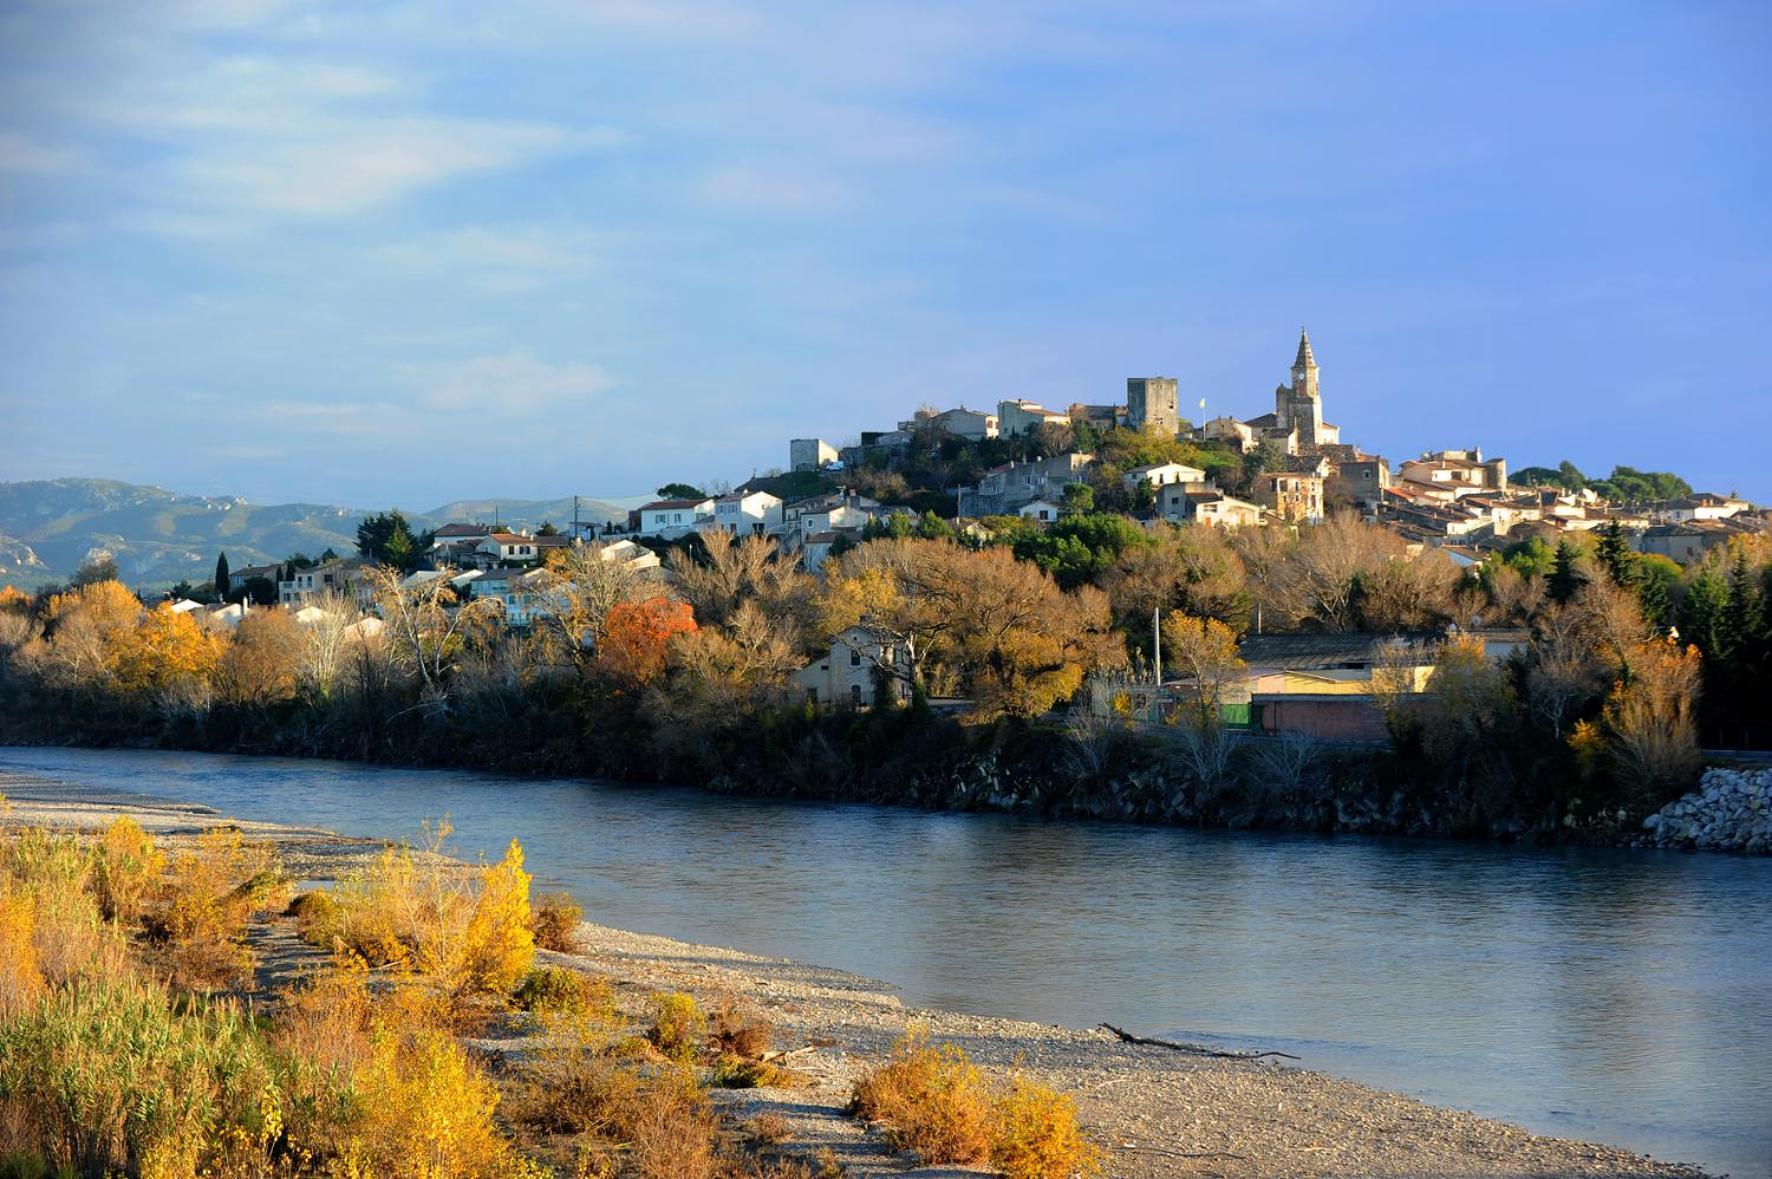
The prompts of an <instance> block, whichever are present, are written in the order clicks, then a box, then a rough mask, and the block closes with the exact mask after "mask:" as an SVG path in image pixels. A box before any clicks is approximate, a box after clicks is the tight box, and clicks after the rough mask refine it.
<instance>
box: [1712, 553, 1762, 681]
mask: <svg viewBox="0 0 1772 1179" xmlns="http://www.w3.org/2000/svg"><path fill="white" fill-rule="evenodd" d="M1757 581H1758V579H1757V578H1756V577H1755V576H1754V571H1753V567H1752V566H1750V565H1749V564H1748V563H1747V553H1746V552H1742V551H1737V552H1736V554H1735V561H1734V563H1733V564H1731V565H1730V567H1729V593H1728V596H1727V598H1725V599H1724V602H1723V617H1722V631H1723V641H1724V642H1725V643H1726V644H1727V645H1728V654H1729V656H1730V658H1731V661H1732V662H1741V661H1742V660H1741V659H1740V658H1739V657H1742V656H1746V655H1748V654H1749V653H1750V652H1752V651H1753V650H1754V649H1755V648H1756V647H1757V646H1758V639H1759V637H1760V628H1761V626H1762V623H1763V618H1762V605H1763V604H1762V602H1761V600H1760V587H1759V585H1758V584H1756V583H1757Z"/></svg>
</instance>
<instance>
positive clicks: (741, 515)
mask: <svg viewBox="0 0 1772 1179" xmlns="http://www.w3.org/2000/svg"><path fill="white" fill-rule="evenodd" d="M714 525H715V526H716V527H718V528H724V529H725V530H726V531H727V532H730V533H732V534H733V535H735V536H749V535H752V534H761V533H765V532H778V531H780V530H781V500H780V498H778V497H777V496H773V495H770V494H769V493H768V492H767V491H735V492H733V493H732V494H730V495H723V496H721V497H720V498H719V499H716V500H715V501H714Z"/></svg>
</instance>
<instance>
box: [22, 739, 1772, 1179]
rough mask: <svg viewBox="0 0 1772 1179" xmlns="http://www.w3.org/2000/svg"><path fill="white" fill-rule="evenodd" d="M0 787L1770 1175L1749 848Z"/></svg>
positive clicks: (1765, 1024) (276, 782) (148, 772)
mask: <svg viewBox="0 0 1772 1179" xmlns="http://www.w3.org/2000/svg"><path fill="white" fill-rule="evenodd" d="M0 770H13V771H17V772H25V773H33V772H34V773H40V774H45V775H49V776H54V777H58V778H63V779H67V780H70V781H76V782H80V783H85V784H92V785H103V786H110V787H122V788H127V789H134V790H140V791H142V792H145V793H149V794H156V795H161V796H165V797H175V798H183V799H189V800H191V801H195V802H201V803H205V804H207V805H210V806H213V807H216V808H217V809H219V810H222V811H225V812H228V813H231V814H236V815H239V816H242V817H247V818H255V819H265V820H270V821H281V822H297V823H303V824H312V825H318V826H323V827H330V828H333V829H335V830H339V831H342V832H345V833H348V834H354V835H369V836H382V837H394V838H399V837H408V836H412V835H414V834H415V833H416V832H417V830H418V827H419V824H420V823H421V822H422V821H424V820H427V819H436V818H438V817H440V816H442V815H443V814H444V813H448V814H449V815H450V817H451V819H452V821H453V822H454V824H455V827H456V840H457V843H458V844H459V847H460V850H461V851H462V852H463V853H464V854H467V855H470V856H471V855H474V854H476V853H486V854H489V855H494V856H495V855H497V854H498V852H499V851H500V850H501V849H502V847H503V844H504V843H505V841H506V840H508V839H510V838H511V837H513V836H515V837H517V838H519V839H521V840H522V841H523V843H524V845H525V847H526V848H527V849H528V853H529V862H530V865H531V867H532V868H534V869H535V870H536V871H537V873H538V875H537V881H536V883H537V886H538V887H541V888H561V887H564V888H569V889H571V890H572V891H573V892H574V893H575V894H576V895H577V896H578V898H579V899H580V901H581V902H582V903H583V904H584V906H585V909H586V912H587V913H588V914H590V915H591V916H592V918H593V919H594V920H597V921H601V922H603V923H605V924H609V925H614V926H619V927H622V928H628V929H635V930H643V931H646V932H652V933H660V934H665V935H668V936H671V937H677V938H683V939H687V940H690V941H699V942H709V943H715V944H720V945H729V946H737V947H740V948H743V949H746V950H751V951H755V952H758V953H764V954H770V955H779V956H784V957H791V958H798V959H803V960H806V961H810V962H816V963H819V964H822V965H827V966H834V967H839V968H842V969H846V970H850V971H854V972H856V973H859V974H863V975H868V976H871V977H874V978H879V979H885V980H889V981H890V982H892V983H893V984H895V985H896V986H898V987H899V988H900V989H901V991H902V993H903V994H904V997H905V999H906V1001H907V1002H909V1003H912V1004H917V1005H929V1006H941V1007H950V1008H955V1009H959V1010H965V1011H972V1012H979V1013H985V1014H998V1015H1016V1016H1020V1017H1022V1018H1027V1019H1034V1020H1040V1021H1045V1022H1053V1023H1064V1024H1070V1025H1077V1026H1084V1025H1091V1024H1095V1023H1098V1022H1101V1021H1104V1020H1105V1021H1109V1022H1112V1023H1115V1024H1119V1025H1121V1026H1125V1027H1129V1028H1132V1029H1135V1030H1138V1031H1143V1032H1146V1033H1149V1034H1157V1035H1173V1036H1179V1037H1181V1038H1187V1039H1198V1040H1208V1041H1212V1042H1217V1043H1224V1044H1229V1045H1234V1046H1243V1045H1250V1044H1258V1045H1259V1046H1261V1047H1263V1048H1278V1049H1283V1050H1286V1051H1289V1052H1294V1053H1297V1054H1298V1055H1300V1056H1303V1057H1304V1065H1305V1066H1306V1067H1312V1068H1319V1069H1322V1070H1324V1071H1328V1072H1333V1073H1338V1074H1341V1075H1345V1076H1350V1077H1354V1078H1357V1079H1359V1080H1363V1081H1368V1082H1370V1083H1373V1084H1377V1085H1381V1086H1384V1087H1387V1088H1395V1089H1400V1090H1403V1091H1405V1092H1408V1093H1412V1094H1415V1095H1417V1096H1419V1097H1422V1098H1423V1099H1425V1100H1429V1101H1433V1102H1436V1103H1439V1104H1445V1105H1452V1106H1457V1107H1460V1108H1465V1109H1474V1110H1477V1111H1478V1112H1481V1113H1484V1114H1489V1115H1492V1116H1497V1117H1504V1118H1508V1119H1510V1120H1513V1121H1517V1122H1521V1123H1523V1124H1525V1125H1526V1126H1528V1127H1530V1128H1532V1129H1534V1130H1538V1131H1542V1132H1548V1133H1555V1134H1560V1135H1565V1136H1571V1137H1585V1138H1594V1139H1599V1140H1603V1141H1611V1142H1615V1143H1618V1144H1621V1145H1626V1146H1630V1147H1633V1148H1635V1149H1638V1150H1643V1151H1647V1152H1650V1153H1654V1154H1656V1155H1658V1156H1662V1157H1667V1158H1675V1159H1686V1160H1691V1161H1695V1162H1699V1163H1702V1164H1705V1165H1706V1166H1708V1167H1710V1168H1712V1169H1716V1170H1728V1171H1731V1172H1733V1173H1734V1174H1735V1175H1737V1176H1747V1177H1753V1179H1759V1177H1762V1176H1766V1175H1768V1174H1772V1084H1769V1083H1768V1081H1767V1079H1766V1071H1767V1067H1768V1064H1769V1063H1772V860H1768V859H1763V858H1762V859H1757V860H1749V859H1742V858H1732V857H1723V856H1689V855H1679V854H1673V853H1653V852H1651V853H1633V852H1621V851H1614V850H1608V849H1581V848H1569V849H1549V850H1533V849H1514V848H1505V847H1498V846H1490V845H1478V844H1458V843H1450V842H1425V841H1423V842H1412V841H1400V840H1383V839H1363V838H1350V837H1340V838H1334V837H1321V836H1311V835H1283V834H1251V833H1231V832H1200V831H1187V830H1177V829H1165V828H1142V827H1131V826H1118V825H1110V824H1075V823H1055V822H1043V821H1038V820H1031V819H1024V818H1016V817H1010V816H1001V815H949V814H929V813H923V812H916V811H901V810H891V809H884V808H870V807H860V806H838V805H827V804H801V803H787V802H778V801H768V800H757V799H733V798H716V797H712V796H708V795H704V794H700V793H697V792H694V791H688V790H675V789H658V788H645V787H625V786H613V785H603V784H598V783H586V782H580V781H570V780H530V779H511V778H503V777H499V776H497V775H490V774H481V773H473V772H465V771H429V770H401V769H384V768H375V767H367V766H359V765H352V764H348V763H336V762H310V761H295V760H287V759H270V758H236V757H225V756H220V755H213V754H180V753H148V752H136V751H93V750H63V749H0Z"/></svg>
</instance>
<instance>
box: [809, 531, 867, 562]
mask: <svg viewBox="0 0 1772 1179" xmlns="http://www.w3.org/2000/svg"><path fill="white" fill-rule="evenodd" d="M845 541H847V542H848V543H849V544H851V545H856V544H860V543H861V529H859V528H832V529H828V530H826V531H824V532H813V533H810V534H808V535H807V536H806V538H805V539H804V540H802V541H801V542H800V550H799V551H800V567H801V568H802V569H804V570H806V572H808V573H817V572H819V570H821V569H823V568H824V563H825V562H826V561H827V560H829V559H830V556H831V552H832V551H833V550H834V549H835V548H836V547H837V546H838V545H839V544H841V543H843V542H845Z"/></svg>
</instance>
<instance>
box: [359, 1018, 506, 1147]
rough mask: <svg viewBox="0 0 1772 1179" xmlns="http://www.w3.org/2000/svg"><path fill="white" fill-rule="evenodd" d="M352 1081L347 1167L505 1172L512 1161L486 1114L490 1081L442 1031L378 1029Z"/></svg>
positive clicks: (492, 1091) (492, 1090)
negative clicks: (354, 1117) (353, 1115)
mask: <svg viewBox="0 0 1772 1179" xmlns="http://www.w3.org/2000/svg"><path fill="white" fill-rule="evenodd" d="M353 1084H354V1089H355V1093H356V1097H357V1108H358V1111H359V1112H358V1121H357V1125H356V1127H355V1130H354V1132H353V1133H352V1135H351V1141H350V1143H349V1144H348V1146H347V1147H346V1148H345V1151H344V1158H345V1160H346V1163H347V1165H348V1170H349V1171H350V1172H351V1173H352V1174H355V1175H359V1176H364V1177H365V1179H367V1177H368V1176H372V1175H373V1176H377V1177H386V1179H508V1177H509V1176H510V1175H512V1174H513V1173H515V1172H517V1171H518V1170H519V1169H520V1167H521V1163H520V1160H519V1159H518V1157H517V1155H516V1152H515V1151H514V1150H513V1149H512V1147H511V1144H510V1143H509V1142H507V1141H506V1140H505V1138H504V1137H503V1136H502V1135H501V1134H500V1133H499V1131H498V1127H497V1125H496V1123H495V1122H494V1120H493V1114H494V1111H495V1110H496V1109H497V1107H498V1087H497V1086H496V1085H494V1084H493V1083H492V1082H491V1081H490V1080H489V1079H487V1077H486V1076H485V1074H484V1073H482V1072H481V1071H480V1070H479V1069H478V1068H476V1067H475V1066H474V1064H473V1062H472V1061H470V1060H469V1059H468V1055H467V1053H466V1052H465V1051H464V1050H463V1049H462V1047H461V1045H460V1044H457V1043H456V1042H455V1040H454V1039H453V1038H452V1037H451V1036H450V1035H449V1034H448V1033H446V1032H442V1031H438V1030H436V1029H432V1028H421V1029H416V1030H393V1029H382V1030H380V1031H378V1033H377V1034H376V1036H375V1038H374V1041H373V1044H372V1046H371V1051H370V1056H369V1059H368V1060H367V1061H366V1062H365V1063H364V1064H363V1066H362V1067H361V1068H360V1069H358V1071H357V1073H356V1075H355V1077H354V1082H353Z"/></svg>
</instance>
